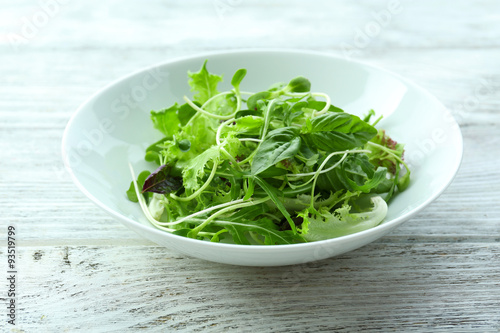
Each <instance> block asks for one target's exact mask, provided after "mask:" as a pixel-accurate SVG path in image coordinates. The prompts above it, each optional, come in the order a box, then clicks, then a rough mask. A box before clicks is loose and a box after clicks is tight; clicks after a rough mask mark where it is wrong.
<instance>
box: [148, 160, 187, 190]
mask: <svg viewBox="0 0 500 333" xmlns="http://www.w3.org/2000/svg"><path fill="white" fill-rule="evenodd" d="M170 169H171V167H170V165H168V164H165V165H162V166H160V167H159V168H158V169H156V170H155V171H154V172H153V173H152V174H150V175H149V177H148V178H146V181H145V182H144V185H143V187H142V193H144V192H154V193H160V194H167V193H170V192H175V191H177V190H178V189H179V188H181V187H182V179H181V178H180V177H173V176H171V175H170V174H169V172H170Z"/></svg>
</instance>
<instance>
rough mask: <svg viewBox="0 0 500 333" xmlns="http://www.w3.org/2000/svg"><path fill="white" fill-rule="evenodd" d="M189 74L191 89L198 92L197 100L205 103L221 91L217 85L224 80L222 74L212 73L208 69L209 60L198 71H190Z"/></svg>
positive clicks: (195, 97) (195, 96) (195, 98)
mask: <svg viewBox="0 0 500 333" xmlns="http://www.w3.org/2000/svg"><path fill="white" fill-rule="evenodd" d="M188 76H189V78H190V80H189V85H190V86H191V91H193V92H196V94H195V95H194V100H195V101H196V102H199V103H201V104H203V103H205V102H206V101H207V100H209V99H210V98H211V97H213V96H215V95H217V94H218V93H219V91H218V90H217V85H218V84H219V82H221V81H222V76H219V75H214V74H210V73H209V72H208V71H207V60H205V62H204V63H203V66H202V67H201V69H200V70H199V71H198V72H195V73H193V72H190V71H188Z"/></svg>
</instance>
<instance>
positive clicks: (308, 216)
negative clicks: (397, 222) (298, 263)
mask: <svg viewBox="0 0 500 333" xmlns="http://www.w3.org/2000/svg"><path fill="white" fill-rule="evenodd" d="M371 202H372V203H373V208H372V210H371V211H369V212H363V213H350V210H351V207H350V206H349V205H346V204H345V205H343V206H342V207H340V208H338V209H336V210H335V211H334V212H330V211H328V210H326V209H321V210H319V211H316V212H314V213H312V212H311V210H309V209H306V210H304V211H302V212H301V213H299V214H298V215H299V216H300V217H302V218H303V219H304V222H303V223H302V226H301V234H302V236H303V237H304V238H305V239H306V240H307V241H309V242H312V241H319V240H325V239H330V238H335V237H340V236H345V235H349V234H353V233H356V232H360V231H363V230H366V229H370V228H373V227H375V226H377V225H378V224H380V222H382V220H383V219H384V218H385V216H386V215H387V203H386V202H385V201H384V199H382V198H381V197H379V196H376V197H372V198H371Z"/></svg>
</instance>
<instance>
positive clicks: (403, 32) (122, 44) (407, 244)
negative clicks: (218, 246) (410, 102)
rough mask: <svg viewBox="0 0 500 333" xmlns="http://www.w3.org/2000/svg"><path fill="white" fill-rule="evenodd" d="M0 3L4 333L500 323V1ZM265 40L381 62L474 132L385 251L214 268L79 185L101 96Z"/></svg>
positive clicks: (479, 327)
mask: <svg viewBox="0 0 500 333" xmlns="http://www.w3.org/2000/svg"><path fill="white" fill-rule="evenodd" d="M43 4H45V5H43ZM0 6H1V8H2V11H1V12H0V228H1V233H0V235H1V236H2V239H5V236H4V235H5V230H6V229H5V228H6V226H7V225H9V224H15V225H16V226H17V228H18V231H19V236H18V237H19V238H18V239H19V240H18V251H19V256H20V257H19V260H20V263H19V265H20V268H19V272H20V273H19V281H18V292H19V296H18V303H19V309H18V320H19V321H18V325H17V326H16V327H11V326H7V324H6V321H5V320H4V319H5V317H4V312H2V311H4V310H0V314H1V315H0V318H1V319H0V331H4V330H6V331H10V332H74V331H84V332H117V331H121V332H123V331H125V332H135V331H152V332H165V331H183V332H205V331H206V332H224V331H230V332H232V331H235V332H271V331H272V332H331V331H335V332H359V331H367V332H371V331H382V332H386V331H396V332H400V331H415V332H447V331H450V332H471V331H474V332H498V331H499V330H500V311H498V309H500V217H499V216H500V208H499V207H500V194H499V193H500V169H499V168H498V165H499V164H500V154H499V152H500V151H499V149H498V147H499V144H500V131H499V128H500V112H499V109H500V67H499V66H498V59H500V19H499V16H498V15H499V14H498V13H499V12H500V4H499V3H498V1H494V0H483V1H476V2H471V1H465V0H460V1H454V2H451V1H447V0H437V1H432V2H430V1H421V2H417V1H405V0H401V1H383V0H377V1H356V2H353V1H347V0H343V1H319V0H317V1H311V2H303V1H298V0H297V1H295V0H294V1H285V0H278V1H272V2H269V1H263V0H259V1H243V0H241V1H229V0H214V1H201V0H197V1H182V2H181V1H159V0H154V1H148V2H147V3H141V4H139V3H136V2H132V1H126V0H125V1H106V2H99V1H96V0H91V1H86V2H69V1H62V0H52V1H46V2H29V1H25V0H22V1H16V2H12V1H6V0H0ZM44 6H45V7H44ZM47 6H49V7H47ZM44 13H45V14H44ZM44 15H46V16H47V17H48V20H47V21H46V22H45V21H43V17H44ZM36 20H38V21H36ZM377 20H378V21H377ZM26 22H31V24H32V25H33V27H32V29H31V30H30V29H29V28H27V23H26ZM373 22H379V23H378V24H379V28H380V29H379V30H378V31H377V27H376V25H374V23H373ZM370 29H372V30H370ZM373 29H375V30H373ZM16 36H17V37H16ZM363 36H365V37H363ZM265 47H275V48H300V49H308V50H318V51H323V52H327V53H331V54H335V55H338V56H341V57H346V58H351V59H354V60H360V61H364V62H368V63H371V64H374V65H377V66H381V67H383V68H386V69H389V70H392V71H394V72H396V73H398V74H400V75H402V76H404V77H407V78H409V79H411V80H413V81H414V82H416V83H418V84H419V85H421V86H423V87H424V88H426V89H428V90H429V91H430V92H431V93H432V94H434V95H435V96H436V97H437V98H438V99H440V100H441V101H442V102H443V103H444V104H445V105H446V106H447V107H448V108H449V109H450V110H451V111H452V113H453V114H454V116H455V118H456V119H457V121H458V122H459V124H460V125H461V129H462V134H463V137H464V158H463V163H462V166H461V169H460V171H459V173H458V175H457V177H456V179H455V180H454V182H453V183H452V184H451V186H450V187H449V188H448V189H447V190H446V191H445V192H444V193H443V195H441V197H440V198H439V199H437V200H436V201H435V202H433V203H432V204H431V205H430V206H429V207H428V208H426V209H425V210H424V211H422V212H421V213H419V214H418V215H417V216H416V217H414V218H413V219H412V220H410V221H408V222H407V223H405V224H403V225H402V226H401V227H400V228H398V229H397V230H395V231H394V232H392V233H391V234H389V235H387V236H385V237H383V238H381V239H379V240H378V241H376V242H374V243H372V244H369V245H367V246H365V247H363V248H361V249H358V250H356V251H353V252H350V253H348V254H345V255H342V256H340V257H337V258H331V259H327V260H323V261H319V262H314V263H309V264H306V265H297V266H290V267H278V268H246V267H235V266H225V265H219V264H213V263H209V262H204V261H201V260H198V259H192V258H189V257H186V256H183V255H180V254H177V253H174V252H172V251H170V250H168V249H165V248H162V247H159V246H156V245H155V244H152V243H151V242H149V241H147V240H144V239H142V238H140V237H139V236H138V235H136V234H135V233H133V232H131V231H130V230H128V229H126V228H125V227H124V226H122V225H121V224H120V223H119V222H118V221H115V220H113V219H112V218H110V217H109V216H108V215H106V214H105V213H104V212H103V211H101V210H100V209H99V208H97V207H96V206H95V205H93V204H92V203H91V202H90V201H89V200H88V199H86V198H85V196H84V195H83V194H81V193H80V192H79V191H78V189H77V188H76V187H75V186H74V185H73V184H72V182H71V180H70V178H69V176H68V175H67V174H66V172H65V171H64V168H63V165H62V162H61V153H60V151H61V149H60V144H61V139H62V133H63V130H64V127H65V126H66V123H67V121H68V120H69V118H70V117H71V115H72V114H73V112H74V111H75V110H76V109H77V107H78V106H79V105H80V104H81V103H82V102H84V101H85V100H86V99H87V98H88V97H89V96H90V95H91V94H93V93H94V92H95V91H97V90H98V89H100V88H101V87H103V86H104V85H106V84H108V83H110V82H112V81H113V80H116V79H118V78H119V77H121V76H124V75H126V74H129V73H130V72H132V71H135V70H138V69H140V68H143V67H145V66H149V65H152V64H155V63H158V62H162V61H165V60H169V59H173V58H176V57H180V56H185V55H193V54H197V53H200V52H206V51H214V50H221V49H237V48H265ZM0 243H1V244H2V245H1V247H0V258H1V259H0V261H1V265H2V266H1V267H2V270H3V271H6V269H5V268H4V265H5V262H6V259H5V258H6V247H5V245H4V244H5V242H4V241H3V240H2V242H0ZM4 288H5V285H3V284H2V285H0V303H1V304H2V306H1V308H2V309H4V308H5V307H4V304H5V302H6V301H7V297H6V291H5V289H4Z"/></svg>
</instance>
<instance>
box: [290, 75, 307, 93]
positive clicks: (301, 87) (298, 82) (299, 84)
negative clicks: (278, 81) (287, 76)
mask: <svg viewBox="0 0 500 333" xmlns="http://www.w3.org/2000/svg"><path fill="white" fill-rule="evenodd" d="M284 90H285V91H288V92H298V93H302V92H309V91H311V82H310V81H309V80H308V79H306V78H305V77H303V76H297V77H296V78H294V79H292V80H291V81H290V82H289V83H288V85H287V86H286V87H285V89H284Z"/></svg>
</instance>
